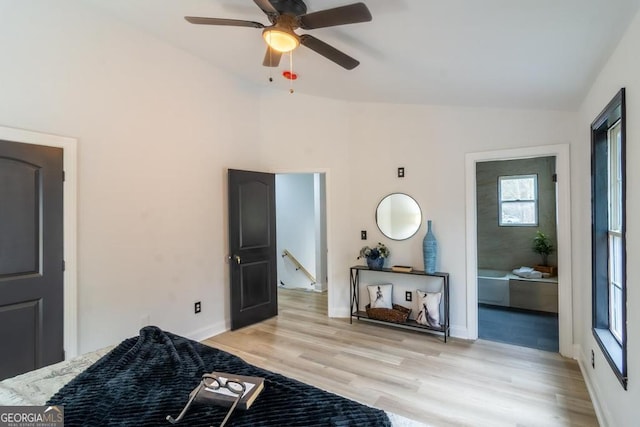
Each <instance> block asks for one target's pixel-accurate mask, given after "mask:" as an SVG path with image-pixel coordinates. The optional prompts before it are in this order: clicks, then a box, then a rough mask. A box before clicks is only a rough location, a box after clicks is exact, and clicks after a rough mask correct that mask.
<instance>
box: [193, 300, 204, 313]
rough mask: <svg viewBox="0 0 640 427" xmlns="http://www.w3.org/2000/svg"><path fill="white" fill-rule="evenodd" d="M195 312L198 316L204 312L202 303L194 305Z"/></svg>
mask: <svg viewBox="0 0 640 427" xmlns="http://www.w3.org/2000/svg"><path fill="white" fill-rule="evenodd" d="M193 311H194V312H195V313H196V314H198V313H200V312H201V311H202V304H201V303H200V301H198V302H196V303H195V304H194V305H193Z"/></svg>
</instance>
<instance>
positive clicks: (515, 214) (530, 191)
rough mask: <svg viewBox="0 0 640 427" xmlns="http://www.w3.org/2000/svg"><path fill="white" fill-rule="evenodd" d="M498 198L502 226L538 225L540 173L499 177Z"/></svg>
mask: <svg viewBox="0 0 640 427" xmlns="http://www.w3.org/2000/svg"><path fill="white" fill-rule="evenodd" d="M498 199H499V200H498V205H499V210H500V212H499V213H498V218H499V220H500V225H501V226H537V225H538V175H513V176H501V177H499V178H498Z"/></svg>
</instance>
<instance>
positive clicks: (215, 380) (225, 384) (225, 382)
mask: <svg viewBox="0 0 640 427" xmlns="http://www.w3.org/2000/svg"><path fill="white" fill-rule="evenodd" d="M206 389H209V390H211V391H214V392H219V393H222V394H225V395H227V396H231V397H234V396H235V399H234V401H233V404H232V405H231V407H230V408H229V411H228V412H227V415H226V416H225V417H224V420H222V423H221V424H220V427H224V425H225V424H226V423H227V421H229V417H231V414H232V413H233V411H234V409H236V406H238V402H240V399H242V396H243V395H244V393H245V391H246V389H247V388H246V386H245V384H244V383H243V382H242V381H239V380H235V379H227V378H221V377H218V376H217V375H213V374H204V375H203V376H202V379H201V380H200V384H198V386H197V387H196V388H195V389H194V390H193V391H192V392H191V394H190V395H189V401H188V402H187V404H186V405H185V407H184V409H183V410H182V412H180V415H178V418H173V417H172V416H171V415H167V421H169V422H170V423H171V424H175V423H177V422H179V421H180V420H182V418H184V415H185V414H186V413H187V411H188V410H189V407H191V403H193V401H194V400H195V398H196V397H197V396H198V394H200V392H202V391H203V390H206ZM222 389H224V390H222Z"/></svg>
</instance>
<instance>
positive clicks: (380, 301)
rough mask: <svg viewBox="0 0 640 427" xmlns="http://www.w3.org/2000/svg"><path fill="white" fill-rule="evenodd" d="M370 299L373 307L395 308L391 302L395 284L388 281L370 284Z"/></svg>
mask: <svg viewBox="0 0 640 427" xmlns="http://www.w3.org/2000/svg"><path fill="white" fill-rule="evenodd" d="M367 288H368V289H369V301H371V308H393V305H392V302H391V290H392V289H393V285H392V284H391V283H387V284H385V285H369V286H367Z"/></svg>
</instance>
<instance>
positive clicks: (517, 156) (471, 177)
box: [465, 144, 574, 357]
mask: <svg viewBox="0 0 640 427" xmlns="http://www.w3.org/2000/svg"><path fill="white" fill-rule="evenodd" d="M540 157H551V158H554V159H555V172H556V174H557V177H559V178H558V179H557V181H556V182H555V183H554V185H555V195H554V198H555V214H554V215H553V216H554V219H555V225H556V237H555V243H556V244H557V246H556V247H555V251H554V256H555V259H552V262H553V263H555V266H556V267H557V268H558V269H557V278H554V279H553V280H557V285H555V284H552V285H550V286H549V287H548V288H547V289H546V290H545V292H547V291H549V289H553V288H555V289H557V328H556V327H555V326H553V325H552V326H551V327H552V328H553V330H557V336H558V338H557V341H558V344H557V348H558V350H557V351H559V352H560V353H561V354H562V355H564V356H566V357H573V351H574V349H573V345H572V342H573V323H572V291H571V288H572V283H571V250H570V248H571V226H570V225H571V224H570V220H571V210H570V206H571V200H570V173H569V171H570V168H569V162H570V157H569V145H568V144H558V145H548V146H537V147H525V148H517V149H508V150H499V151H491V152H478V153H468V154H467V155H466V156H465V158H466V166H465V168H466V172H467V174H466V200H467V211H466V224H467V232H466V234H467V244H466V252H467V256H466V260H467V332H468V338H469V339H477V338H478V337H479V321H480V320H483V319H482V317H481V315H482V314H483V313H481V310H483V306H479V301H480V295H479V293H480V292H479V286H478V281H479V279H478V267H479V266H480V267H493V266H489V265H486V264H485V265H481V264H480V263H483V264H484V263H485V261H486V256H487V255H489V254H488V253H485V252H482V250H483V246H482V235H481V234H480V233H482V230H481V229H482V226H481V225H479V223H478V218H477V216H478V206H477V205H478V203H477V201H478V199H479V198H478V195H477V194H476V192H477V187H478V185H477V184H478V183H477V182H476V181H477V180H478V177H477V174H476V168H477V166H478V165H481V164H482V163H484V162H501V161H510V160H527V159H534V158H540ZM509 173H510V174H513V175H527V174H526V171H525V170H523V169H518V170H516V171H515V173H512V172H509ZM505 176H511V175H505ZM493 185H494V190H493V191H494V199H496V202H495V203H496V204H497V203H498V201H497V200H498V195H497V192H498V187H497V185H498V180H497V178H495V183H494V184H493ZM494 209H495V211H496V212H495V213H494V216H495V217H496V221H498V219H497V217H498V215H499V214H500V211H499V210H498V209H499V207H498V206H497V205H496V206H495V208H494ZM507 213H509V210H508V209H507ZM503 219H506V220H507V221H513V220H514V219H513V218H509V217H506V218H504V217H503ZM496 227H500V224H498V225H497V226H496ZM502 227H505V228H506V227H507V226H505V225H504V224H503V225H502ZM545 227H547V226H545ZM479 228H480V230H479ZM538 228H540V227H539V225H538ZM521 229H522V230H526V229H527V228H525V227H521ZM532 230H534V231H533V232H532ZM479 231H480V233H479ZM543 231H544V230H543ZM523 233H524V234H525V235H526V234H528V236H526V242H527V243H526V246H527V247H528V250H529V254H528V256H530V257H531V258H529V259H528V260H525V259H523V258H518V255H517V254H510V253H509V254H506V255H504V258H505V260H506V261H509V264H508V265H506V266H504V265H503V266H499V265H498V266H499V267H500V268H491V270H501V271H500V272H499V273H494V274H493V275H496V276H500V277H498V278H503V279H504V278H505V277H506V280H505V282H503V283H501V285H502V286H501V289H502V290H501V291H498V290H496V289H495V288H493V289H492V288H491V287H489V288H488V290H489V291H490V292H489V294H491V291H493V292H494V293H498V294H500V292H502V295H503V299H504V301H503V304H504V305H502V306H501V305H500V304H498V303H496V302H494V303H493V304H488V305H493V306H496V307H494V308H496V309H502V310H503V311H506V312H509V313H511V314H521V313H525V314H531V312H533V314H536V315H540V314H544V313H549V311H548V310H549V308H548V301H549V298H548V296H547V297H545V298H543V300H545V301H547V303H544V304H542V305H534V306H527V305H526V303H525V304H524V307H523V306H521V305H522V304H523V299H524V300H525V301H527V300H531V299H535V297H532V296H531V295H530V294H527V292H530V291H532V290H537V289H536V288H535V287H533V286H526V285H528V284H530V283H527V280H521V279H529V278H528V277H510V276H509V274H513V270H516V269H521V268H522V267H528V264H534V263H535V264H538V263H541V261H538V258H537V257H539V254H536V253H535V252H533V251H532V249H531V246H533V237H532V236H535V226H531V225H530V226H529V228H528V231H523ZM551 234H552V233H551ZM479 240H480V241H479ZM498 241H499V239H498V236H497V235H495V236H494V238H493V243H492V244H494V245H498V243H497V242H498ZM507 244H508V247H509V248H510V249H512V248H515V247H516V246H517V245H518V244H519V245H520V246H522V247H524V246H525V244H524V243H517V241H515V240H512V241H508V242H507ZM481 252H482V253H481ZM513 252H515V251H513ZM534 266H535V265H534ZM505 272H506V273H507V274H503V273H505ZM552 274H553V273H552ZM552 274H550V275H549V277H543V278H540V279H542V281H545V280H547V279H549V278H550V277H551V276H552ZM490 275H491V274H489V276H490ZM493 279H497V278H496V277H493ZM523 282H524V283H523ZM493 284H494V285H496V284H495V283H493ZM490 286H491V285H490ZM498 288H500V287H498ZM511 288H514V291H515V292H514V294H512V293H511ZM485 291H487V289H483V291H482V293H483V295H482V298H483V299H484V298H498V296H497V295H487V292H485ZM523 292H524V294H523ZM506 295H508V296H509V300H508V303H507V300H506V298H505V296H506ZM512 296H513V297H515V298H514V300H515V301H516V304H512V301H511V297H512ZM551 300H553V298H551ZM507 304H508V305H507ZM545 304H546V305H545ZM512 305H516V306H512ZM550 313H551V314H549V317H552V318H553V317H555V314H554V313H553V310H551V311H550ZM499 314H503V313H499ZM522 322H523V323H525V324H530V323H532V322H533V323H535V320H532V319H531V318H528V319H525V320H523V321H522ZM499 323H503V324H511V325H513V326H514V327H513V328H512V330H515V331H516V332H515V333H514V334H515V335H518V334H519V335H525V332H523V331H522V330H521V329H518V328H517V327H516V324H517V322H516V321H515V320H505V319H503V321H502V322H499ZM503 333H505V332H504V331H503ZM517 344H520V345H523V344H522V343H517Z"/></svg>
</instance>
